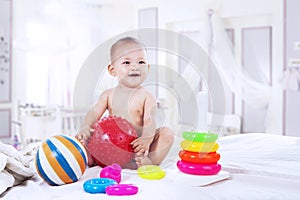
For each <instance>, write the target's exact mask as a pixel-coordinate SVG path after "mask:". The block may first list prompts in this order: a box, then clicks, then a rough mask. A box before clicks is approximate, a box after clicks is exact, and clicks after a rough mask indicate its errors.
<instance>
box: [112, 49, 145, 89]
mask: <svg viewBox="0 0 300 200" xmlns="http://www.w3.org/2000/svg"><path fill="white" fill-rule="evenodd" d="M114 57H116V58H117V59H115V60H114V61H113V62H112V65H113V68H114V69H113V70H114V75H115V76H116V77H117V78H118V80H119V84H121V85H124V86H126V87H130V88H136V87H139V86H140V85H141V84H142V83H143V81H144V80H145V79H146V77H147V74H148V71H149V64H148V62H147V57H146V52H145V50H144V49H143V48H142V47H141V46H139V45H137V44H132V43H127V44H123V45H121V46H120V47H119V48H118V49H117V50H116V51H115V52H114Z"/></svg>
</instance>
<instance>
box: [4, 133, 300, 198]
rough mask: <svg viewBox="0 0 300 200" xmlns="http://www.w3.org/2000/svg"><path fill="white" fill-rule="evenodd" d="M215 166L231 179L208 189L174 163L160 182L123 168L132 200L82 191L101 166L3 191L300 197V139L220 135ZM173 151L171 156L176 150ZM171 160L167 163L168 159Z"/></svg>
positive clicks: (16, 194) (24, 194) (20, 194)
mask: <svg viewBox="0 0 300 200" xmlns="http://www.w3.org/2000/svg"><path fill="white" fill-rule="evenodd" d="M218 143H219V145H220V149H219V150H218V152H219V153H220V154H221V160H220V161H219V163H220V164H221V165H222V166H223V170H226V171H228V172H229V173H230V178H229V179H226V180H223V181H220V182H217V183H214V184H210V185H207V186H202V187H199V186H190V185H187V184H183V182H184V181H183V179H181V178H180V176H178V177H177V176H176V175H175V174H176V173H177V172H178V171H177V168H176V167H175V161H176V158H175V160H174V158H172V159H173V160H174V162H173V163H172V164H171V165H169V166H168V167H166V168H165V170H166V172H167V176H166V177H165V178H164V179H162V180H158V181H157V180H156V181H153V180H152V181H150V180H145V179H141V178H140V177H138V176H137V174H136V173H135V171H131V170H123V171H122V183H132V184H135V185H137V186H138V187H139V192H138V194H137V195H134V196H123V197H120V196H108V195H106V194H88V193H86V192H84V191H83V188H82V184H83V183H84V181H86V180H88V179H90V178H95V177H98V175H99V172H100V168H99V167H93V168H89V169H87V170H86V172H85V174H84V175H83V176H82V178H81V179H80V180H79V181H78V182H76V183H72V184H67V185H63V186H56V187H54V186H48V185H47V184H46V183H45V182H43V181H42V180H41V179H39V178H36V179H31V180H27V181H25V182H24V183H23V184H21V185H19V186H16V187H13V188H11V189H9V190H8V191H6V192H5V193H4V194H3V195H2V196H1V198H3V199H6V200H18V199H22V200H31V199H41V200H44V199H45V200H48V199H49V200H50V199H58V200H66V199H72V200H76V199H78V200H79V199H97V200H102V199H142V200H147V199H149V200H150V199H151V200H153V199H189V200H194V199H195V200H198V199H205V200H207V199H230V200H232V199H243V200H244V199H251V200H253V199H262V200H266V199H278V200H281V199H285V200H286V199H291V200H294V199H300V191H299V189H300V179H299V178H300V170H299V169H300V138H295V137H287V136H277V135H271V134H258V133H251V134H241V135H235V136H226V137H222V138H220V139H219V141H218ZM179 148H180V147H178V148H177V147H174V148H173V149H172V152H171V153H170V155H169V156H170V157H172V155H173V156H174V153H175V154H176V153H177V152H178V151H179ZM172 159H171V160H172Z"/></svg>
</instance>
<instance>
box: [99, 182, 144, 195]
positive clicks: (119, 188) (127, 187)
mask: <svg viewBox="0 0 300 200" xmlns="http://www.w3.org/2000/svg"><path fill="white" fill-rule="evenodd" d="M138 190H139V189H138V187H137V186H134V185H131V184H118V185H111V186H108V187H107V188H106V190H105V192H106V194H108V195H114V196H125V195H135V194H136V193H137V192H138Z"/></svg>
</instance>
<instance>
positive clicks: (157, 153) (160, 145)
mask: <svg viewBox="0 0 300 200" xmlns="http://www.w3.org/2000/svg"><path fill="white" fill-rule="evenodd" d="M173 142H174V134H173V132H172V130H171V129H169V128H167V127H162V128H159V129H157V130H156V134H155V136H154V139H153V142H152V144H151V145H150V149H149V155H148V156H147V157H140V158H139V159H137V165H138V166H143V165H150V164H153V165H159V164H160V163H161V162H162V161H163V159H164V158H165V157H166V156H167V154H168V152H169V150H170V148H171V146H172V144H173Z"/></svg>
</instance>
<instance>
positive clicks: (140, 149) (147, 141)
mask: <svg viewBox="0 0 300 200" xmlns="http://www.w3.org/2000/svg"><path fill="white" fill-rule="evenodd" d="M155 115H156V99H155V97H154V96H152V95H151V94H149V95H148V96H147V98H146V100H145V105H144V118H143V122H144V125H143V132H142V135H141V137H139V138H137V139H136V140H134V141H133V142H132V143H131V144H132V147H133V149H134V151H135V153H137V154H138V155H142V154H144V155H145V156H148V153H149V147H150V145H151V143H152V141H153V138H154V135H155V131H156V123H155Z"/></svg>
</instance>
